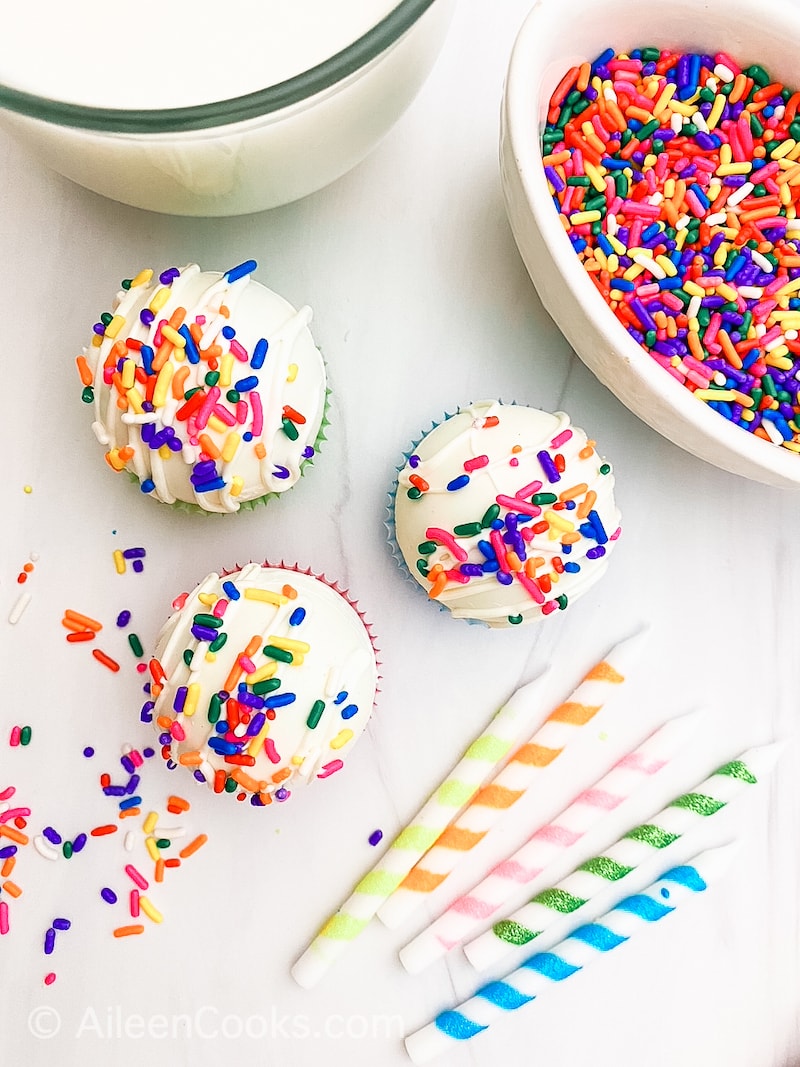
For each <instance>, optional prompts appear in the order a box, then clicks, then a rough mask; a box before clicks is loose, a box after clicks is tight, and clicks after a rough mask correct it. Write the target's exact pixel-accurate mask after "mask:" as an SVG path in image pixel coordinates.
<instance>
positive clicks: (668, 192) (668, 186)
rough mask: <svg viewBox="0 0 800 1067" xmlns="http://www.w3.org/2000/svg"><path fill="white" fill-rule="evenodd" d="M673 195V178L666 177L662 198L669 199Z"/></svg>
mask: <svg viewBox="0 0 800 1067" xmlns="http://www.w3.org/2000/svg"><path fill="white" fill-rule="evenodd" d="M674 195H675V179H674V178H667V180H666V181H665V182H664V199H665V200H671V199H672V198H673V196H674Z"/></svg>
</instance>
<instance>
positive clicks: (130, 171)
mask: <svg viewBox="0 0 800 1067" xmlns="http://www.w3.org/2000/svg"><path fill="white" fill-rule="evenodd" d="M453 6H454V0H401V2H400V3H398V2H397V0H226V2H225V3H224V4H220V5H217V4H210V3H208V2H207V0H170V2H169V3H168V4H164V3H163V2H160V0H159V2H158V3H156V2H154V0H140V2H139V3H138V4H137V5H136V7H135V8H132V9H130V10H129V11H127V14H126V15H125V17H124V20H123V21H122V22H120V15H119V9H117V8H114V7H113V6H111V7H109V5H108V4H107V3H106V2H105V0H79V3H76V4H69V5H67V4H51V3H50V0H38V2H37V0H27V2H26V3H25V4H20V5H14V7H13V10H11V9H10V10H9V11H8V12H6V13H5V14H4V26H3V50H2V56H0V125H2V126H3V127H4V128H5V129H6V130H8V131H9V132H10V133H11V134H12V135H13V136H15V137H16V138H17V140H19V141H20V142H22V143H23V144H24V145H26V146H27V147H28V148H29V149H30V150H31V151H33V152H34V153H35V154H36V155H37V156H38V157H39V158H40V159H41V160H42V161H43V162H45V163H46V164H47V165H48V166H50V167H52V168H53V169H54V170H56V171H58V172H59V173H61V174H63V175H65V176H66V177H67V178H70V179H72V180H73V181H75V182H77V183H78V184H80V185H83V186H85V187H86V188H88V189H92V190H94V191H95V192H97V193H101V194H103V195H104V196H108V197H111V198H112V199H114V200H118V201H121V202H122V203H126V204H131V205H133V206H135V207H141V208H145V209H147V210H151V211H158V212H163V213H166V214H174V215H199V216H217V215H241V214H247V213H249V212H254V211H261V210H264V209H266V208H271V207H275V206H277V205H280V204H285V203H289V202H291V201H293V200H297V199H299V198H300V197H303V196H306V195H307V194H308V193H311V192H314V191H315V190H317V189H320V188H322V187H323V186H325V185H327V184H329V183H330V182H332V181H334V180H335V179H336V178H338V177H340V176H341V175H342V174H344V173H346V172H347V171H348V170H350V169H351V168H352V167H353V166H355V164H356V163H358V162H359V161H360V160H361V159H363V158H364V157H365V156H366V155H367V154H368V153H369V152H370V151H371V149H372V148H373V147H374V146H375V145H376V144H377V143H378V141H379V140H380V139H381V138H382V137H383V135H384V134H385V133H386V132H387V131H388V130H389V129H390V128H391V126H392V125H393V124H394V123H395V122H396V121H397V119H398V118H399V117H400V115H401V114H402V113H403V111H404V110H405V109H406V107H407V106H408V104H409V103H410V102H411V101H412V100H413V98H414V96H415V95H416V93H417V91H418V90H419V88H420V86H421V85H422V83H423V81H424V80H425V78H426V77H427V75H428V73H429V71H430V69H431V67H432V65H433V63H434V61H435V59H436V57H437V55H438V53H439V51H440V48H441V46H442V44H443V41H444V38H445V35H446V32H447V27H448V25H449V21H450V16H451V13H452V8H453ZM43 24H46V31H44V32H43ZM32 57H35V62H33V61H32Z"/></svg>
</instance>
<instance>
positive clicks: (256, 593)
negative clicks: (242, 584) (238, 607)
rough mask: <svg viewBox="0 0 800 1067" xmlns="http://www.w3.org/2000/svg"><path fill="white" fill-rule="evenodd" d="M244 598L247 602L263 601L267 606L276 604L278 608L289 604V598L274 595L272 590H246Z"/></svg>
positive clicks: (279, 594) (277, 594) (281, 594)
mask: <svg viewBox="0 0 800 1067" xmlns="http://www.w3.org/2000/svg"><path fill="white" fill-rule="evenodd" d="M244 598H245V600H261V601H263V602H264V603H265V604H274V605H275V606H276V607H279V606H280V605H281V604H288V602H289V598H288V597H285V596H284V595H283V593H273V592H272V591H271V590H270V589H245V591H244Z"/></svg>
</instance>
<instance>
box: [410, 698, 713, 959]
mask: <svg viewBox="0 0 800 1067" xmlns="http://www.w3.org/2000/svg"><path fill="white" fill-rule="evenodd" d="M697 725H698V713H697V712H691V713H690V714H688V715H681V716H680V717H679V718H676V719H671V720H670V721H669V722H667V723H665V724H664V725H663V726H661V727H659V728H658V729H657V730H655V731H654V732H653V733H652V734H650V736H649V737H648V738H647V739H646V740H645V741H643V742H642V744H640V745H639V746H638V748H635V749H633V750H632V751H631V752H628V753H627V754H626V755H624V756H623V757H622V759H620V760H619V761H618V762H617V763H616V764H615V765H614V766H613V767H612V768H611V770H610V771H608V773H607V774H605V775H603V777H602V778H600V779H599V780H598V781H597V782H596V783H595V784H594V785H593V786H590V787H589V788H588V789H585V790H584V791H583V792H582V793H581V794H580V795H579V796H577V797H576V798H575V800H573V801H572V803H571V804H570V805H569V807H567V808H566V809H565V810H564V811H562V812H561V814H560V815H557V816H556V817H555V819H554V820H553V821H552V822H550V823H547V825H545V826H541V827H539V829H537V830H536V831H535V833H533V834H532V835H531V837H530V838H529V839H528V841H527V842H526V843H525V844H524V845H523V846H522V847H521V848H519V849H518V850H517V851H516V852H515V853H514V854H513V855H512V856H510V857H509V858H508V859H506V860H503V861H502V862H501V863H499V864H498V865H497V866H496V867H494V868H493V869H492V870H491V871H490V873H489V874H488V875H487V876H486V877H485V878H484V879H483V881H482V882H480V883H479V884H478V885H477V886H475V888H474V889H472V890H471V891H470V892H469V893H467V894H465V895H464V896H462V897H459V898H458V899H457V900H455V901H454V902H453V903H452V904H451V905H450V906H449V907H448V908H447V910H446V911H445V912H443V914H442V915H440V916H439V918H438V919H436V920H435V921H434V922H433V923H432V924H431V925H430V926H428V927H426V929H424V930H423V931H422V932H421V933H420V934H418V936H417V937H415V938H414V940H413V941H410V942H409V943H408V944H407V945H406V946H405V948H403V949H402V950H401V951H400V960H401V962H402V964H403V966H404V967H405V969H406V970H407V971H409V972H410V973H412V974H416V973H417V972H418V971H421V970H422V969H423V968H425V967H427V966H428V965H429V964H430V963H433V962H434V961H435V960H437V959H440V958H441V957H442V956H444V955H445V954H446V953H447V952H448V951H449V950H450V949H451V948H454V947H455V946H456V945H458V944H461V943H462V942H464V941H466V940H467V939H468V938H470V937H471V936H472V935H473V934H474V933H475V931H476V929H477V928H478V927H479V926H480V925H481V924H482V923H484V922H485V920H487V919H489V918H491V916H493V915H494V914H495V913H496V912H497V911H498V910H499V909H500V908H502V907H503V906H504V905H508V904H509V901H512V900H513V898H514V895H515V894H516V892H517V891H518V890H519V888H520V886H524V885H527V884H528V883H529V882H532V881H533V880H534V879H535V878H538V877H539V875H540V874H542V872H543V871H545V870H546V869H547V868H548V867H549V866H550V864H551V863H552V862H553V861H554V860H556V859H557V858H558V857H559V856H561V855H563V853H564V851H565V850H566V849H569V848H571V847H572V846H573V845H574V844H575V843H576V842H577V841H579V840H580V838H581V837H583V835H584V834H585V833H586V832H587V831H588V830H590V829H591V828H592V827H593V826H595V825H596V824H597V823H598V822H600V820H601V819H603V818H604V817H606V816H607V814H608V813H609V812H610V811H613V810H614V809H615V808H617V807H618V806H619V805H620V804H621V803H622V802H623V801H624V800H627V799H628V797H630V796H632V795H633V794H634V793H635V792H636V791H637V789H639V788H640V787H641V786H642V785H644V783H645V782H647V781H649V779H650V778H651V777H652V776H653V775H655V774H657V773H658V772H659V771H660V770H661V769H662V768H663V767H666V766H667V764H668V763H669V762H670V761H671V759H672V758H673V756H674V755H675V754H676V753H677V752H678V751H679V750H680V749H681V748H683V746H684V744H685V742H686V740H687V739H688V737H689V735H690V734H691V733H692V732H693V731H694V730H695V729H696V727H697Z"/></svg>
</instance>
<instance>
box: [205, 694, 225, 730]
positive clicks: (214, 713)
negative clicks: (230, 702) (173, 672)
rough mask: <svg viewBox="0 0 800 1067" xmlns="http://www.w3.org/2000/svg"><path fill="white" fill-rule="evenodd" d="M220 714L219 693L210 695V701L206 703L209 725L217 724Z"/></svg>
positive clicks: (220, 702)
mask: <svg viewBox="0 0 800 1067" xmlns="http://www.w3.org/2000/svg"><path fill="white" fill-rule="evenodd" d="M221 714H222V701H221V700H220V698H219V693H212V695H211V699H210V700H209V702H208V721H209V722H210V723H212V724H213V723H215V722H219V717H220V715H221Z"/></svg>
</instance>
